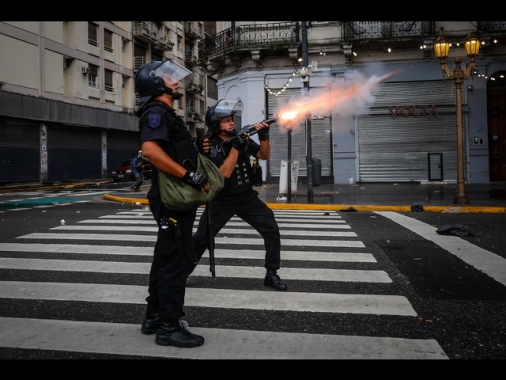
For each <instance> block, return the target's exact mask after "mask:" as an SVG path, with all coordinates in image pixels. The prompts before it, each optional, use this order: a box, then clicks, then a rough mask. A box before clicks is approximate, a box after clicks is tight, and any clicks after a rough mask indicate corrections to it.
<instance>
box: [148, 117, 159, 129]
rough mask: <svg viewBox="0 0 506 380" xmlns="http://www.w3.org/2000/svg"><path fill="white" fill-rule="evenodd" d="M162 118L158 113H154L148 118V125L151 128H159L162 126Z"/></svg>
mask: <svg viewBox="0 0 506 380" xmlns="http://www.w3.org/2000/svg"><path fill="white" fill-rule="evenodd" d="M161 120H162V118H161V117H160V115H159V114H157V113H152V114H150V115H149V116H148V125H149V127H150V128H153V129H154V128H158V127H159V126H160V124H161Z"/></svg>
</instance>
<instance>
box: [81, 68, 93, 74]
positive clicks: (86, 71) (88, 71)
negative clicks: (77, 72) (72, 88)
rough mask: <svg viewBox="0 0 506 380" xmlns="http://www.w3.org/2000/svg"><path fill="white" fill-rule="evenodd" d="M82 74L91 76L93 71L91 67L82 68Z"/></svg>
mask: <svg viewBox="0 0 506 380" xmlns="http://www.w3.org/2000/svg"><path fill="white" fill-rule="evenodd" d="M81 73H83V74H90V73H91V69H90V68H89V67H81Z"/></svg>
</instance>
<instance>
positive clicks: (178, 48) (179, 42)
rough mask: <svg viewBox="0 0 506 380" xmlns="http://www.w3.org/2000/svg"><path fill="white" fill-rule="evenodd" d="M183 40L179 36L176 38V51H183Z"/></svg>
mask: <svg viewBox="0 0 506 380" xmlns="http://www.w3.org/2000/svg"><path fill="white" fill-rule="evenodd" d="M182 41H183V38H182V37H181V36H177V46H176V49H177V51H183V43H182Z"/></svg>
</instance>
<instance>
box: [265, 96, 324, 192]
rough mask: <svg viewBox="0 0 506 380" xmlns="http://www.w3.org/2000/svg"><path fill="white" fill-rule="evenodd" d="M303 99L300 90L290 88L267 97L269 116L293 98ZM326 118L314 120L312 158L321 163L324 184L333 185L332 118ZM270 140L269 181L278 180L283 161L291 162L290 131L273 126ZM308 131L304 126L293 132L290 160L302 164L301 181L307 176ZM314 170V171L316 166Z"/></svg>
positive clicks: (312, 126) (312, 127)
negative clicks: (289, 153) (289, 149)
mask: <svg viewBox="0 0 506 380" xmlns="http://www.w3.org/2000/svg"><path fill="white" fill-rule="evenodd" d="M299 97H301V90H300V89H287V90H286V91H284V92H283V93H281V94H280V95H278V96H275V95H273V94H267V103H268V104H267V110H268V111H267V113H268V115H267V117H266V118H270V117H274V116H277V113H278V109H279V108H281V107H282V106H283V105H284V104H287V103H288V102H289V101H290V100H291V99H292V98H299ZM323 116H325V117H324V118H323V119H312V120H311V131H312V138H311V140H312V143H311V147H312V157H313V159H319V160H321V179H322V182H330V183H332V182H333V177H332V173H333V171H332V134H331V119H330V115H323ZM269 137H270V141H271V158H270V160H269V162H268V168H267V169H268V173H267V180H273V179H274V178H279V175H280V170H281V161H282V160H288V132H287V131H286V130H285V129H283V128H282V127H281V126H280V125H279V124H277V123H273V124H272V125H271V129H270V132H269ZM306 156H307V154H306V129H305V123H301V124H300V125H299V126H298V128H296V129H294V130H293V131H292V133H291V161H299V173H298V176H299V181H300V178H301V177H307V165H306ZM313 170H315V168H314V167H313Z"/></svg>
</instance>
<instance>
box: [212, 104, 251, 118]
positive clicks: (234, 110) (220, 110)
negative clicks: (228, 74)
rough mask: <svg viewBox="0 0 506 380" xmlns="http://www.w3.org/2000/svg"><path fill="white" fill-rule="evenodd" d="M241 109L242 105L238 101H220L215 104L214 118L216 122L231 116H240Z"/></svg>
mask: <svg viewBox="0 0 506 380" xmlns="http://www.w3.org/2000/svg"><path fill="white" fill-rule="evenodd" d="M243 108H244V105H243V103H242V102H241V101H240V100H227V99H222V100H220V101H219V102H218V103H217V104H216V108H215V109H214V117H215V118H216V120H221V119H223V118H225V117H229V116H232V115H237V116H241V115H242V110H243Z"/></svg>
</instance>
